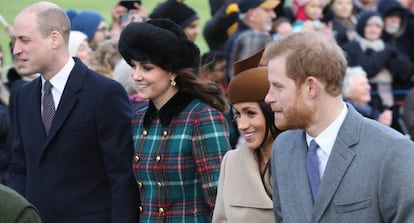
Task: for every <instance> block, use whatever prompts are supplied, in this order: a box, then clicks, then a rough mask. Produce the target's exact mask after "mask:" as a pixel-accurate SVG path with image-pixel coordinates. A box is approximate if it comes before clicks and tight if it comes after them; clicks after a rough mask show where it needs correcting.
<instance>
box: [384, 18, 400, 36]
mask: <svg viewBox="0 0 414 223" xmlns="http://www.w3.org/2000/svg"><path fill="white" fill-rule="evenodd" d="M400 28H401V17H400V16H398V15H395V14H394V15H389V16H386V17H385V18H384V29H385V31H386V32H387V33H389V34H396V33H397V32H398V31H399V30H400Z"/></svg>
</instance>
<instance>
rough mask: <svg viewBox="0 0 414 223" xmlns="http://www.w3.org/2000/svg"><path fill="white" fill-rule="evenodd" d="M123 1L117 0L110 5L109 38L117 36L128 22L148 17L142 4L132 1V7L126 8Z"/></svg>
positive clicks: (143, 19) (139, 20) (141, 20)
mask: <svg viewBox="0 0 414 223" xmlns="http://www.w3.org/2000/svg"><path fill="white" fill-rule="evenodd" d="M122 2H123V1H118V2H117V3H116V4H115V5H114V7H112V11H111V15H112V22H111V25H110V27H109V35H110V37H111V38H118V37H119V35H120V34H121V32H122V30H123V29H124V28H125V26H127V25H128V24H129V23H130V22H143V21H145V20H146V19H147V17H148V12H147V10H146V9H145V7H144V6H142V5H140V4H139V3H138V2H134V4H133V7H132V8H128V7H126V6H125V4H123V3H122Z"/></svg>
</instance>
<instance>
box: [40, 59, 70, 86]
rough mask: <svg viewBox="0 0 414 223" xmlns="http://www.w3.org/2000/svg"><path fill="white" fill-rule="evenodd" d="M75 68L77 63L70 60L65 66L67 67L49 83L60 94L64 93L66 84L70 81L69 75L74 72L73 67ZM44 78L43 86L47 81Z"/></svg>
mask: <svg viewBox="0 0 414 223" xmlns="http://www.w3.org/2000/svg"><path fill="white" fill-rule="evenodd" d="M74 66H75V61H74V60H73V58H72V57H71V58H69V60H68V62H67V63H66V64H65V66H64V67H63V68H62V69H61V70H60V71H59V72H57V73H56V75H55V76H53V77H52V78H51V79H50V80H49V81H50V83H51V84H52V86H53V87H54V88H56V90H58V91H59V92H60V93H62V92H63V89H64V88H65V85H66V82H67V81H68V79H69V74H70V72H71V71H72V69H73V67H74ZM41 77H42V86H43V84H44V83H45V81H46V80H45V79H44V78H43V76H41Z"/></svg>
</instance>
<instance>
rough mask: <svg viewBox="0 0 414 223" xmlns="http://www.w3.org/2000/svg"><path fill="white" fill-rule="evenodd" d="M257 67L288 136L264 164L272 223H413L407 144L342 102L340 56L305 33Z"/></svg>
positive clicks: (412, 166) (270, 50)
mask: <svg viewBox="0 0 414 223" xmlns="http://www.w3.org/2000/svg"><path fill="white" fill-rule="evenodd" d="M264 59H265V60H266V61H269V64H268V68H269V72H268V79H269V82H270V89H269V91H268V93H267V95H266V99H265V101H266V102H267V103H269V104H271V107H272V110H273V111H274V112H275V124H276V126H277V127H278V128H279V129H283V130H288V131H285V132H284V133H282V134H280V135H279V136H278V137H277V139H276V141H275V143H274V145H273V151H272V158H271V165H272V177H273V190H274V191H273V205H274V211H275V217H276V221H275V222H282V221H283V222H284V223H306V222H312V223H314V222H335V223H338V222H364V223H366V222H375V223H378V222H414V193H413V189H414V162H413V160H414V144H413V142H411V141H410V140H409V139H407V138H405V137H404V136H403V135H401V134H400V133H398V132H396V131H394V130H393V129H391V128H389V127H386V126H385V125H382V124H381V123H378V122H376V121H373V120H369V119H367V118H364V117H362V116H361V115H360V114H359V113H358V112H357V111H355V109H353V108H352V106H350V105H349V104H346V103H344V102H343V99H342V95H341V87H342V83H343V79H344V75H345V70H346V66H347V62H346V59H345V57H344V55H343V53H342V51H341V49H340V48H339V47H338V46H337V45H336V44H335V43H334V42H332V41H331V40H330V39H329V38H328V37H326V36H324V34H322V33H318V32H315V31H309V32H302V33H295V34H292V35H290V36H288V37H286V38H285V39H282V40H278V41H276V42H274V43H272V44H271V45H270V46H268V47H267V49H266V51H265V54H264ZM315 142H316V143H315ZM308 148H309V149H308ZM313 149H315V150H316V152H315V153H313V154H312V153H311V151H312V150H313ZM308 150H309V151H308ZM311 167H313V168H311Z"/></svg>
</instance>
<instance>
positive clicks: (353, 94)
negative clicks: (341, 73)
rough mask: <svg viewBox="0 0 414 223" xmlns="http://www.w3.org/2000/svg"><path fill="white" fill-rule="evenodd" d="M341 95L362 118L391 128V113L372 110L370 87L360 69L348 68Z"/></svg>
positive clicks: (386, 110)
mask: <svg viewBox="0 0 414 223" xmlns="http://www.w3.org/2000/svg"><path fill="white" fill-rule="evenodd" d="M342 95H343V97H344V100H345V101H346V102H349V103H350V104H351V105H352V106H354V108H355V109H356V110H357V111H358V112H359V113H361V114H362V115H363V116H365V117H367V118H370V119H374V120H377V121H379V122H381V123H382V124H384V125H386V126H391V123H392V111H391V110H389V109H385V110H384V111H383V112H381V113H380V111H379V110H377V109H376V108H373V107H372V106H371V105H370V104H369V102H370V101H371V85H370V84H369V82H368V78H367V73H366V72H365V71H364V70H363V69H362V67H359V66H358V67H348V68H347V70H346V75H345V78H344V83H343V87H342Z"/></svg>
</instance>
